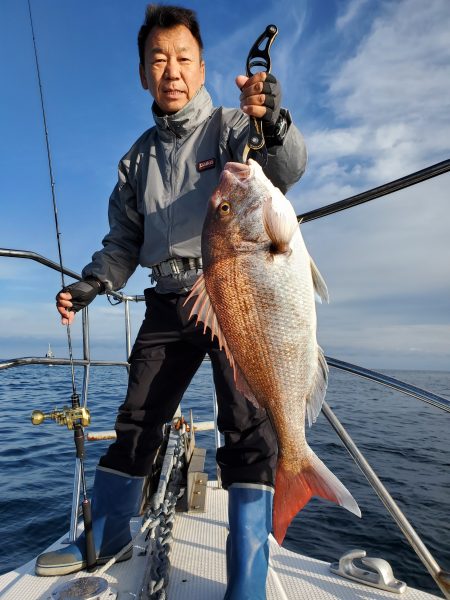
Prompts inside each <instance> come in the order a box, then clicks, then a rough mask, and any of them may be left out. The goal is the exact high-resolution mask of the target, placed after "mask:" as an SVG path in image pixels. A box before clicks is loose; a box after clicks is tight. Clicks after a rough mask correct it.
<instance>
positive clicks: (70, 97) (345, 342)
mask: <svg viewBox="0 0 450 600" xmlns="http://www.w3.org/2000/svg"><path fill="white" fill-rule="evenodd" d="M145 6H146V2H141V1H138V0H133V1H130V2H125V1H124V0H120V1H119V0H108V1H106V0H96V1H95V2H88V1H86V0H79V1H78V2H77V3H73V2H61V1H58V0H32V9H33V16H34V25H35V32H36V37H37V44H38V51H39V57H40V64H41V74H42V80H43V86H44V94H45V104H46V109H47V120H48V129H49V135H50V142H51V150H52V157H53V167H54V177H55V181H56V195H57V202H58V210H59V218H60V229H61V232H62V250H63V258H64V262H65V264H66V266H68V267H69V268H71V269H73V270H75V271H81V269H82V267H83V266H84V265H85V264H86V263H87V262H89V260H90V256H91V254H92V253H93V252H94V251H95V250H96V249H98V248H99V246H100V241H101V239H102V237H103V235H104V234H105V233H106V231H107V203H108V197H109V194H110V192H111V190H112V188H113V186H114V183H115V179H116V167H117V162H118V160H119V159H120V157H121V156H122V155H123V154H124V153H125V152H126V150H127V149H128V148H129V147H130V145H131V144H132V143H133V141H134V140H135V139H136V138H137V137H138V136H139V135H140V134H141V133H142V132H143V131H144V130H145V129H147V128H148V127H150V126H151V125H152V117H151V112H150V105H151V99H150V96H149V95H148V93H147V92H144V91H143V90H142V89H141V87H140V82H139V78H138V58H137V51H136V35H137V31H138V28H139V26H140V24H141V21H142V18H143V15H144V10H145ZM187 6H189V7H191V8H193V9H194V10H196V11H197V13H198V16H199V20H200V24H201V28H202V34H203V38H204V43H205V60H206V85H207V88H208V89H209V91H210V92H211V94H212V96H213V100H214V102H215V104H224V105H226V106H237V105H238V90H237V88H236V87H235V84H234V78H235V76H236V75H237V74H240V73H243V72H244V65H245V59H246V56H247V53H248V50H249V48H250V46H251V44H252V43H253V41H254V39H255V38H256V37H257V36H258V35H259V34H260V33H261V32H262V31H263V30H264V28H265V27H266V25H267V24H269V23H275V24H276V25H277V26H278V28H279V35H278V38H277V39H276V41H275V43H274V45H273V47H272V58H273V66H272V71H273V73H274V74H275V75H276V76H277V77H278V78H279V80H280V81H281V84H282V88H283V105H284V106H286V107H288V108H289V109H290V110H291V112H292V115H293V118H294V121H295V123H296V124H297V125H298V127H299V128H300V129H301V130H302V132H303V134H304V135H305V138H306V142H307V146H308V151H309V163H308V169H307V172H306V174H305V175H304V177H303V178H302V180H301V181H300V182H299V183H298V184H297V185H296V186H295V187H294V188H293V189H292V190H290V192H289V194H288V197H289V198H290V200H291V201H292V202H293V204H294V206H295V208H296V210H297V212H304V211H307V210H310V209H312V208H315V207H318V206H321V205H323V204H328V203H330V202H334V201H337V200H340V199H342V198H344V197H347V196H349V195H351V194H354V193H357V192H360V191H363V190H365V189H368V188H371V187H374V186H376V185H380V184H383V183H385V182H387V181H390V180H392V179H395V178H397V177H401V176H403V175H406V174H408V173H410V172H413V171H415V170H418V169H421V168H424V167H426V166H429V165H431V164H434V163H436V162H439V161H441V160H444V159H447V158H450V122H449V118H448V115H449V114H450V106H449V103H450V44H449V43H448V41H449V38H448V32H449V30H450V3H449V2H448V0H429V1H428V2H426V3H424V2H422V0H392V1H389V0H388V1H374V0H320V1H317V0H305V1H301V0H284V1H283V0H276V1H270V0H269V1H264V2H259V3H255V2H249V1H248V0H243V1H241V2H239V3H234V4H231V3H230V2H225V1H221V0H216V1H215V2H205V1H204V0H202V1H200V0H198V1H194V2H189V3H188V4H187ZM0 23H1V35H0V57H1V58H0V77H1V81H2V93H1V98H2V103H1V111H0V131H1V151H0V160H1V172H2V193H1V198H2V200H1V205H2V218H1V220H0V246H1V247H3V248H14V249H23V250H25V249H26V250H32V251H34V252H37V253H39V254H42V255H44V256H46V257H48V258H51V259H53V260H57V246H56V239H55V229H54V220H53V213H52V205H51V195H50V187H49V176H48V169H47V163H46V153H45V145H44V136H43V126H42V118H41V113H40V105H39V95H38V87H37V78H36V72H35V66H34V56H33V48H32V39H31V33H30V25H29V20H28V6H27V3H26V1H25V0H3V2H2V3H1V5H0ZM449 184H450V175H444V176H441V177H439V178H437V179H434V180H431V181H429V182H426V183H422V184H420V185H418V186H415V187H414V188H410V189H408V190H405V191H402V192H399V193H397V194H394V195H391V196H388V197H385V198H383V199H380V200H377V201H375V202H373V203H371V204H369V205H364V206H361V207H358V208H356V209H353V210H351V211H346V212H344V213H339V214H338V215H335V216H332V217H327V218H325V219H322V220H320V221H314V222H312V223H307V224H305V225H304V226H303V228H302V232H303V235H304V237H305V240H306V242H307V244H308V247H309V249H310V252H311V255H312V256H313V257H314V259H315V261H316V263H317V265H318V266H319V268H320V270H321V272H322V274H323V276H324V277H325V279H326V281H327V284H328V287H329V291H330V298H331V302H330V304H329V305H326V306H320V307H319V309H318V312H319V341H320V343H321V345H322V346H323V348H324V350H325V352H326V354H328V355H330V356H334V357H336V358H340V359H343V360H349V361H351V362H356V363H358V364H362V365H364V366H367V367H373V368H411V369H417V368H427V369H445V370H448V369H450V260H449V258H450V255H449V247H450V242H449V240H450V231H449V222H450V219H449V216H450V203H449V201H450V198H449V191H448V190H449V188H450V185H449ZM59 282H60V280H59V276H58V274H57V273H54V272H49V271H47V269H44V268H43V267H41V266H40V265H38V264H36V263H31V262H24V261H19V260H12V259H5V258H0V357H3V358H10V357H12V356H27V355H31V354H38V355H42V354H43V353H45V351H46V348H47V344H48V343H51V344H52V346H53V348H54V349H55V351H56V353H57V354H58V355H60V356H65V355H67V350H66V338H65V330H64V328H62V327H61V326H60V325H59V322H58V318H57V315H56V312H55V309H54V296H55V293H56V292H57V291H58V289H59V287H60V285H59ZM147 285H148V279H147V274H146V272H145V271H144V270H142V269H139V270H138V271H137V272H136V274H135V275H134V276H133V277H132V278H131V279H130V281H129V283H128V285H127V287H126V291H127V292H128V293H130V294H136V293H142V289H143V288H144V287H146V286H147ZM90 312H91V316H92V317H93V318H92V320H91V334H92V346H93V356H94V357H97V358H100V357H118V358H123V357H124V350H123V346H122V344H121V340H122V337H121V334H122V325H123V316H122V313H121V311H120V310H118V309H117V308H115V309H113V308H111V307H110V306H109V304H108V303H107V301H106V299H104V298H100V299H98V300H96V302H95V304H94V305H93V307H92V309H91V311H90ZM141 316H142V307H135V309H134V310H133V331H134V334H135V333H136V332H137V328H138V326H139V322H140V317H141ZM78 321H80V319H78ZM73 335H74V340H75V346H76V347H79V339H80V331H79V323H78V324H77V325H76V326H74V328H73Z"/></svg>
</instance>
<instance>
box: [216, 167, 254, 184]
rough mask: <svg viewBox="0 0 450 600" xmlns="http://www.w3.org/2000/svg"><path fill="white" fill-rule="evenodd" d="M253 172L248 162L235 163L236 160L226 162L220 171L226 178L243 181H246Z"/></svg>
mask: <svg viewBox="0 0 450 600" xmlns="http://www.w3.org/2000/svg"><path fill="white" fill-rule="evenodd" d="M252 174H253V169H252V166H251V164H249V163H248V162H247V163H245V164H243V163H236V162H228V163H227V164H226V165H225V166H224V168H223V172H222V176H223V177H225V178H226V179H230V178H231V179H235V180H236V179H237V181H238V182H240V183H244V182H246V181H248V180H249V179H250V178H251V176H252Z"/></svg>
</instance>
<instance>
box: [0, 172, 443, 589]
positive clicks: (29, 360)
mask: <svg viewBox="0 0 450 600" xmlns="http://www.w3.org/2000/svg"><path fill="white" fill-rule="evenodd" d="M446 166H447V165H446ZM0 256H7V257H13V258H25V259H31V260H35V261H37V262H39V263H40V264H43V265H44V266H47V267H49V268H52V269H54V270H56V271H60V267H59V265H58V264H57V263H54V262H53V261H50V260H48V259H46V258H44V257H43V256H40V255H39V254H36V253H34V252H28V251H21V250H8V249H1V248H0ZM64 273H65V274H66V275H69V276H70V277H73V278H74V279H81V276H80V275H79V274H77V273H75V272H73V271H70V270H68V269H65V270H64ZM111 296H114V297H115V298H117V299H118V300H120V301H122V302H123V303H124V313H125V345H126V353H127V357H128V356H129V354H130V351H131V333H130V331H131V327H130V312H129V302H130V301H133V302H139V301H142V300H144V296H137V295H136V296H128V295H125V294H121V293H117V292H112V293H111ZM82 313H83V321H82V333H83V359H75V360H74V364H75V365H76V366H81V367H83V368H84V378H83V396H82V397H83V404H84V405H85V404H86V403H87V397H88V386H89V375H90V367H91V366H121V367H126V368H128V367H129V364H128V362H126V361H101V360H92V359H91V357H90V350H89V315H88V309H87V308H86V309H83V311H82ZM326 360H327V362H328V364H329V365H330V367H333V368H336V369H339V370H342V371H346V372H349V373H351V374H352V375H356V376H359V377H362V378H365V379H369V380H371V381H374V382H376V383H379V384H381V385H385V386H387V387H389V388H391V389H395V390H398V391H400V392H401V393H403V394H407V395H409V396H412V397H414V398H417V399H419V400H421V401H423V402H426V403H428V404H430V405H432V406H435V407H436V408H439V409H441V410H444V411H447V412H450V400H448V399H446V398H443V397H442V396H439V395H438V394H435V393H432V392H429V391H426V390H423V389H421V388H418V387H417V386H413V385H411V384H408V383H406V382H404V381H401V380H399V379H395V378H393V377H390V376H388V375H384V374H382V373H379V372H377V371H372V370H369V369H366V368H364V367H360V366H358V365H354V364H351V363H347V362H344V361H340V360H338V359H335V358H331V357H326ZM33 364H34V365H64V366H68V365H70V360H69V359H68V358H41V357H22V358H13V359H10V360H4V361H0V370H4V369H9V368H12V367H19V366H24V365H33ZM322 411H323V413H324V415H325V417H326V418H327V420H328V421H329V422H330V424H331V426H332V427H333V429H334V430H335V431H336V433H337V435H338V436H339V437H340V439H341V440H342V442H343V444H344V446H345V447H346V448H347V450H348V452H349V453H350V455H351V456H352V458H353V460H354V461H355V462H356V464H357V465H358V467H359V468H360V469H361V471H362V472H363V474H364V475H365V477H366V478H367V480H368V482H369V484H370V485H371V486H372V488H373V489H374V490H375V492H376V493H377V495H378V496H379V498H380V499H381V501H382V502H383V504H384V506H385V507H386V509H387V510H388V512H389V513H390V514H391V516H392V517H393V519H394V521H395V522H396V523H397V525H398V527H399V528H400V530H401V531H402V532H403V534H404V535H405V537H406V539H407V541H408V542H409V543H410V544H411V546H412V548H413V549H414V551H415V552H416V554H417V555H418V557H419V559H420V560H421V562H422V563H423V564H424V566H425V568H426V569H427V570H428V572H429V573H430V574H431V576H432V577H433V579H434V580H435V582H436V583H437V585H438V586H439V588H440V589H441V591H442V593H443V594H444V596H445V597H446V598H447V599H448V600H450V574H449V573H447V572H446V571H444V570H442V569H441V568H440V566H439V564H438V563H437V561H436V560H435V559H434V557H433V556H432V555H431V553H430V552H429V550H428V548H427V547H426V546H425V544H424V543H423V542H422V540H421V539H420V537H419V536H418V535H417V533H416V532H415V530H414V529H413V527H412V526H411V524H410V523H409V521H408V520H407V518H406V517H405V515H404V514H403V513H402V511H401V510H400V508H399V507H398V505H397V504H396V503H395V501H394V499H393V498H392V496H391V495H390V494H389V492H388V491H387V490H386V488H385V487H384V486H383V484H382V483H381V481H380V480H379V478H378V477H377V475H376V474H375V472H374V471H373V469H372V468H371V467H370V465H369V463H368V462H367V460H366V459H365V457H364V456H363V454H362V453H361V451H360V450H359V449H358V448H357V446H356V444H355V443H354V442H353V440H352V438H351V437H350V435H349V434H348V433H347V431H346V430H345V429H344V427H343V426H342V424H341V423H340V422H339V420H338V419H337V417H336V416H335V415H334V413H333V411H332V410H331V408H330V407H329V406H328V404H327V403H326V402H324V404H323V408H322ZM219 440H220V437H219V434H218V431H217V429H216V443H220V441H219ZM79 497H80V469H79V464H78V461H76V464H75V477H74V488H73V502H72V516H71V530H70V538H71V539H72V540H73V539H75V536H76V524H77V517H78V509H79Z"/></svg>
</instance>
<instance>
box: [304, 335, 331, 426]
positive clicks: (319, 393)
mask: <svg viewBox="0 0 450 600" xmlns="http://www.w3.org/2000/svg"><path fill="white" fill-rule="evenodd" d="M317 349H318V357H319V360H318V361H317V369H316V373H315V376H314V381H313V385H312V389H311V393H310V394H309V396H308V398H307V399H306V415H307V417H308V425H309V427H311V425H312V424H313V423H315V422H316V420H317V417H318V416H319V414H320V411H321V410H322V404H323V400H324V398H325V394H326V391H327V386H328V365H327V361H326V360H325V356H324V354H323V350H322V348H321V347H320V346H318V348H317Z"/></svg>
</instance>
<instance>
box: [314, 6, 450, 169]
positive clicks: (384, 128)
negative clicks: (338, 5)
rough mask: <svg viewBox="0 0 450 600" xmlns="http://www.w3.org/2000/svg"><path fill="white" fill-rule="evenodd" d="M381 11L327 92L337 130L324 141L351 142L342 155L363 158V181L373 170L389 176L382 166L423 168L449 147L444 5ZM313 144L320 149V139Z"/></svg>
mask: <svg viewBox="0 0 450 600" xmlns="http://www.w3.org/2000/svg"><path fill="white" fill-rule="evenodd" d="M351 6H352V5H350V8H351ZM384 7H385V12H384V14H380V15H379V16H378V17H377V18H375V20H374V22H373V24H372V27H371V29H370V31H369V33H368V34H367V36H366V37H365V38H363V39H362V40H361V41H360V44H359V46H358V48H357V50H356V53H355V54H354V55H353V56H351V57H350V58H349V59H348V60H347V61H346V62H345V63H344V64H342V66H341V68H340V69H339V70H338V71H337V72H336V73H335V74H334V75H333V77H332V78H331V79H330V81H329V87H328V100H329V104H330V106H331V108H332V110H333V112H334V114H335V117H336V121H340V122H341V123H342V124H343V125H341V126H340V127H339V129H338V130H334V131H332V132H331V133H330V135H329V136H328V137H329V139H330V143H331V144H333V142H335V141H336V140H338V141H342V140H347V141H348V140H351V142H353V144H354V145H352V144H350V145H348V144H347V146H346V149H347V151H348V154H347V155H348V156H352V154H354V153H355V152H361V154H362V156H365V157H367V158H369V159H371V162H372V166H371V168H370V169H369V170H368V171H367V178H368V180H373V176H374V173H375V172H376V173H381V175H382V176H384V177H385V178H389V177H392V175H393V169H392V168H391V167H390V164H393V165H394V167H395V168H396V169H398V170H397V171H396V173H397V175H399V174H402V173H405V172H407V171H408V170H411V169H415V168H416V167H418V166H423V163H424V162H426V161H429V160H433V159H434V158H435V157H438V156H439V155H442V154H443V153H445V152H448V150H449V147H450V143H449V139H450V135H449V133H450V125H449V122H448V113H449V109H450V102H449V98H450V46H449V44H448V28H449V25H450V4H449V3H448V2H447V1H446V0H431V1H430V2H428V3H426V4H424V3H422V2H420V1H419V0H403V1H402V2H395V3H390V4H385V5H384ZM350 8H349V10H350ZM338 132H339V133H340V135H338ZM361 136H362V137H361ZM319 142H321V145H320V146H319V151H320V148H321V147H323V144H324V141H323V139H321V138H320V136H319ZM342 149H343V147H342V145H339V144H338V145H337V151H338V152H339V151H340V150H342ZM386 158H387V159H386Z"/></svg>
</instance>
